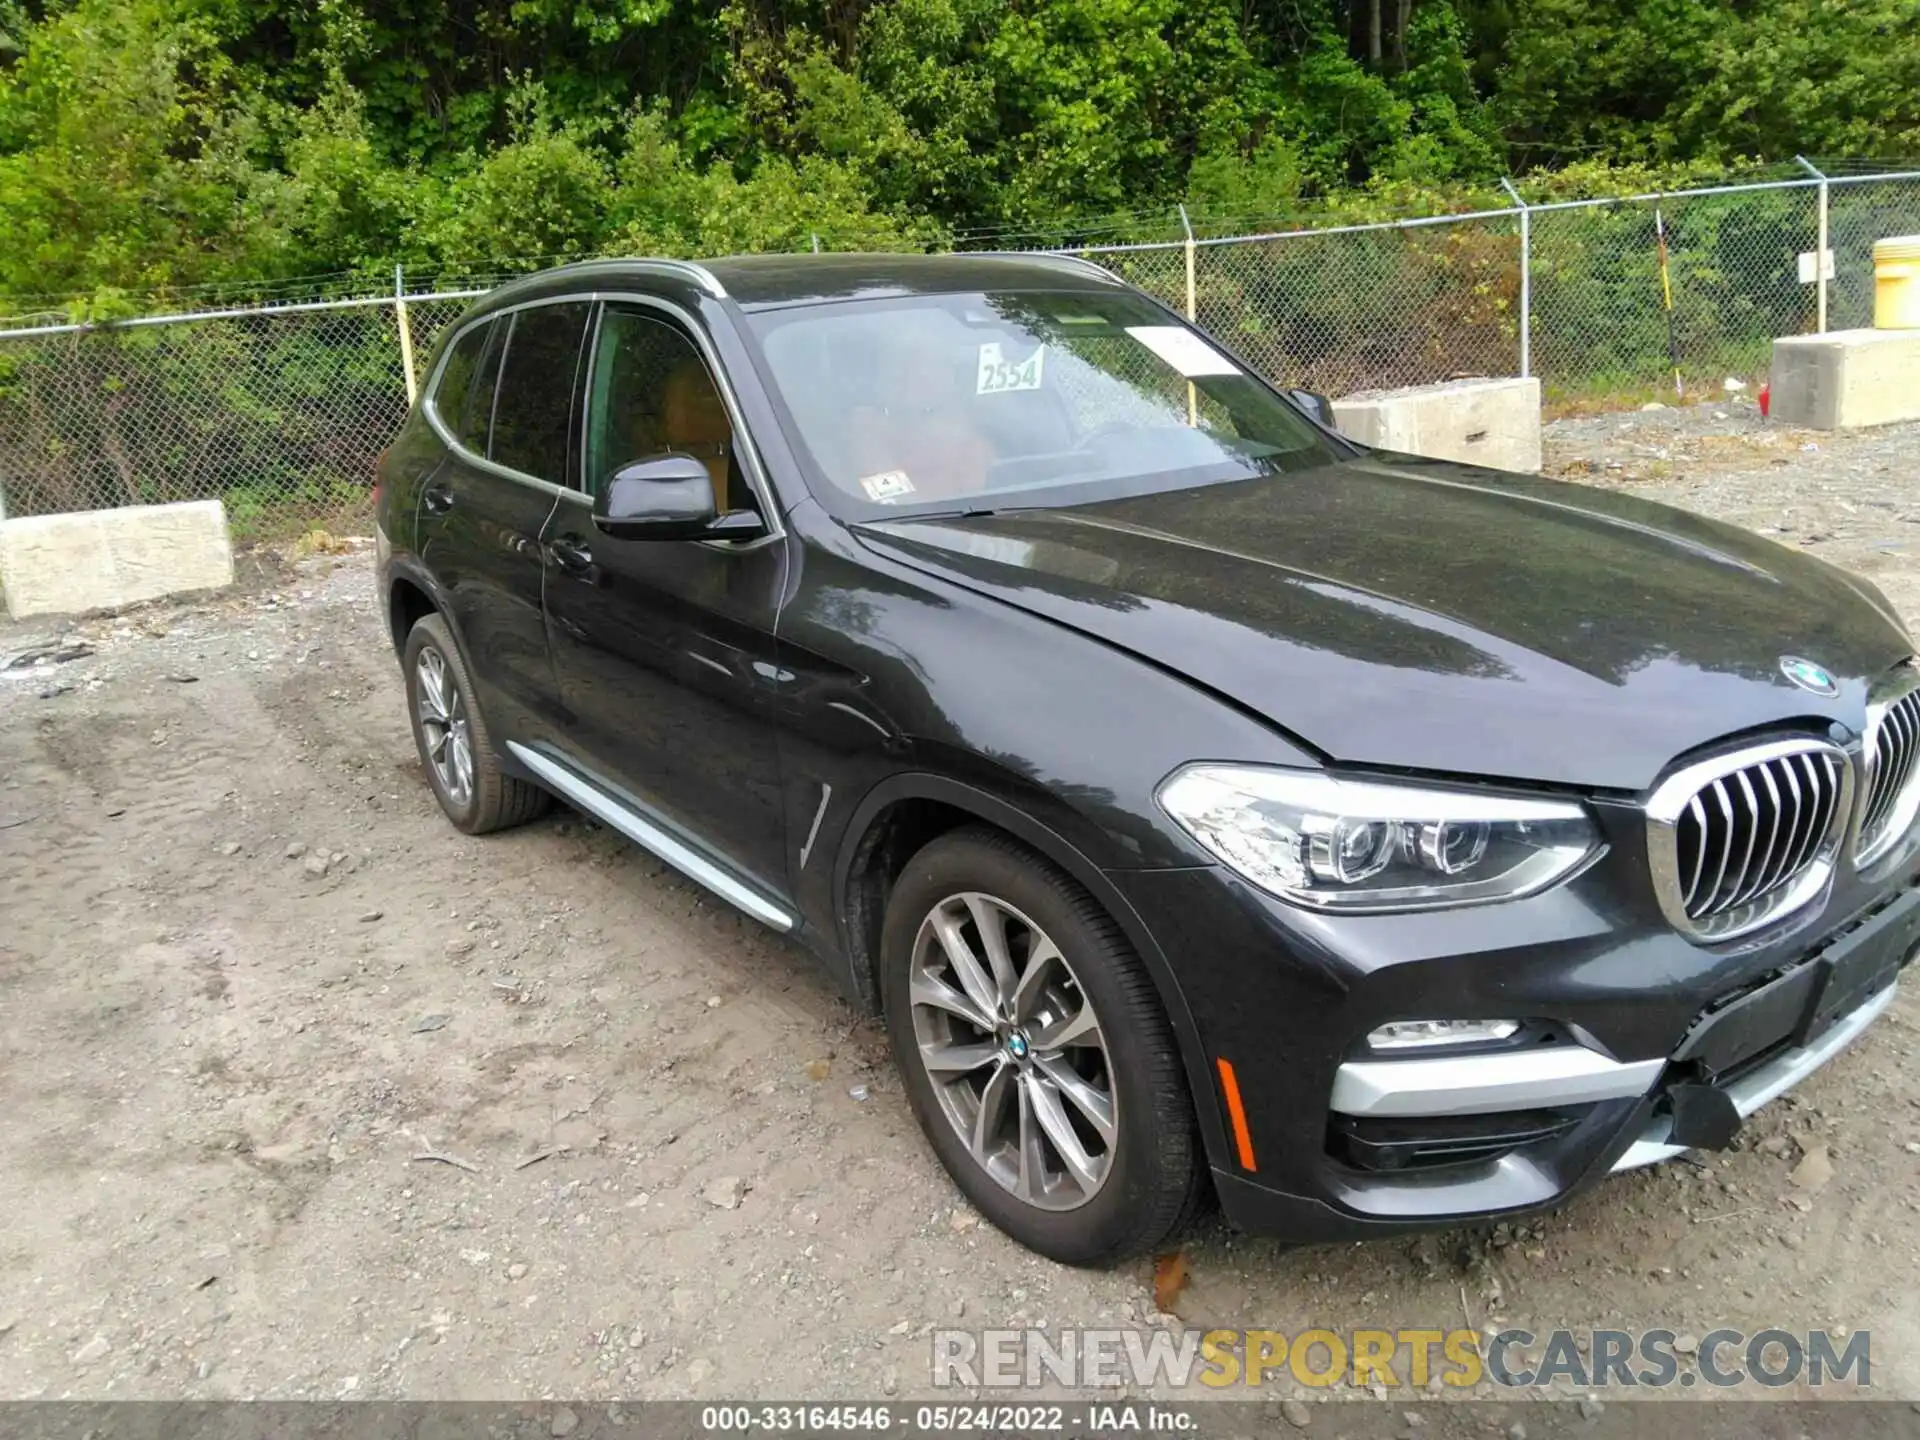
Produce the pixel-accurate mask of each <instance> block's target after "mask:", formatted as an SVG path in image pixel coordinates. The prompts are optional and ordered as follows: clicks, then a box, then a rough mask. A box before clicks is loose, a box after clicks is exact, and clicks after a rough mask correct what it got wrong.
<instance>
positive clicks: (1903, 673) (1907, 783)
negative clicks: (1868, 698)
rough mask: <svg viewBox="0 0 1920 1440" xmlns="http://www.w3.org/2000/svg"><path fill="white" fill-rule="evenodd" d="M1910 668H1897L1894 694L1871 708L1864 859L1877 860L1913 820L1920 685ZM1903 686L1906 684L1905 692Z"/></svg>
mask: <svg viewBox="0 0 1920 1440" xmlns="http://www.w3.org/2000/svg"><path fill="white" fill-rule="evenodd" d="M1916 678H1917V677H1916V676H1915V674H1914V672H1913V670H1912V669H1911V668H1910V667H1909V668H1905V669H1902V670H1900V671H1896V672H1895V674H1894V676H1893V678H1892V681H1891V684H1892V686H1894V687H1895V688H1894V689H1893V690H1892V692H1891V694H1892V698H1890V699H1882V700H1879V701H1877V702H1875V703H1873V704H1870V705H1869V707H1868V712H1867V713H1868V721H1867V727H1868V729H1867V761H1866V789H1867V799H1866V803H1865V805H1863V806H1862V807H1861V814H1860V845H1859V852H1858V855H1859V860H1860V863H1862V864H1866V863H1868V862H1870V861H1872V860H1874V859H1877V858H1878V857H1879V856H1880V855H1881V854H1883V853H1885V851H1886V850H1887V849H1888V848H1889V847H1890V846H1891V845H1892V844H1893V843H1894V842H1895V841H1896V840H1898V839H1899V838H1900V834H1901V833H1902V832H1904V831H1905V829H1906V828H1907V827H1908V826H1909V825H1911V824H1912V822H1913V818H1914V804H1913V802H1914V799H1915V796H1914V793H1913V789H1914V786H1915V784H1916V783H1920V773H1916V772H1917V771H1920V764H1917V763H1916V762H1920V689H1915V688H1913V687H1914V685H1915V683H1916ZM1899 687H1906V688H1905V689H1904V690H1902V689H1901V688H1899Z"/></svg>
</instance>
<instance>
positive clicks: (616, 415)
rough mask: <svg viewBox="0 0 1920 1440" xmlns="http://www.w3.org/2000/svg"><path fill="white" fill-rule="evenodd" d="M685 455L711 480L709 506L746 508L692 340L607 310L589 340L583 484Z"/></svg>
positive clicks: (718, 408)
mask: <svg viewBox="0 0 1920 1440" xmlns="http://www.w3.org/2000/svg"><path fill="white" fill-rule="evenodd" d="M666 454H679V455H692V456H694V457H695V458H697V459H698V460H699V461H700V462H701V463H702V464H704V465H705V466H706V467H707V473H708V474H709V475H710V476H712V478H713V499H714V507H715V509H716V511H718V512H719V513H721V514H725V513H726V512H727V511H728V510H732V509H736V508H743V509H744V508H748V507H751V505H752V503H753V501H752V497H751V493H750V492H749V490H748V489H747V486H746V484H745V483H744V482H743V481H742V480H740V479H739V478H738V473H737V463H736V461H735V458H734V440H733V426H732V423H731V422H730V421H729V420H728V418H727V408H726V406H725V404H724V403H722V401H721V399H720V391H719V388H718V387H717V386H716V385H715V384H714V382H713V376H712V375H711V374H709V373H708V370H707V366H706V362H705V361H704V360H702V359H701V358H700V352H699V351H698V350H697V349H696V348H694V344H693V342H692V341H691V340H689V339H688V338H687V337H686V336H685V335H684V334H682V333H681V332H680V331H679V330H677V329H676V328H674V327H673V326H672V325H669V324H667V323H666V322H665V321H661V320H655V319H653V318H652V317H651V316H647V315H640V314H636V313H634V312H633V311H630V310H612V309H609V310H608V311H607V312H606V313H605V314H604V315H603V316H602V318H601V321H600V333H599V336H598V338H597V340H596V341H595V344H594V355H593V382H592V386H591V389H590V391H589V400H588V409H587V443H586V466H587V474H586V479H587V484H588V486H589V487H590V489H591V490H592V491H593V493H595V494H598V493H599V491H600V489H601V487H602V486H604V485H605V484H606V482H607V479H608V477H609V476H611V475H612V474H613V473H614V471H616V470H618V469H620V468H621V467H622V466H623V465H629V464H632V463H633V462H634V461H636V460H651V459H656V458H658V457H659V456H662V455H666Z"/></svg>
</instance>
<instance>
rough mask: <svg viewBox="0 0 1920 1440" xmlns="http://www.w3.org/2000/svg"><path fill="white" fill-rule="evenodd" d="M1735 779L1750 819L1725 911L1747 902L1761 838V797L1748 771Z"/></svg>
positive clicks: (1724, 906)
mask: <svg viewBox="0 0 1920 1440" xmlns="http://www.w3.org/2000/svg"><path fill="white" fill-rule="evenodd" d="M1733 778H1734V780H1735V782H1736V783H1738V785H1739V786H1740V799H1741V803H1742V806H1743V808H1744V811H1745V813H1746V815H1747V816H1748V817H1749V818H1748V823H1747V844H1746V848H1745V849H1744V850H1743V851H1742V852H1741V854H1740V870H1739V873H1738V874H1736V875H1735V876H1734V879H1733V883H1732V884H1731V885H1729V886H1728V887H1727V898H1726V901H1725V902H1724V904H1723V905H1722V906H1721V908H1722V909H1723V910H1731V909H1733V908H1734V906H1736V905H1738V904H1740V903H1741V902H1742V901H1743V900H1745V898H1746V895H1747V891H1748V885H1747V876H1748V875H1749V874H1750V873H1751V872H1752V870H1753V847H1754V842H1756V841H1757V840H1758V839H1759V838H1760V816H1761V811H1760V797H1759V796H1758V795H1757V794H1756V793H1755V791H1754V788H1753V782H1752V781H1751V780H1749V779H1748V778H1747V772H1746V771H1744V770H1740V771H1736V772H1735V773H1734V777H1733Z"/></svg>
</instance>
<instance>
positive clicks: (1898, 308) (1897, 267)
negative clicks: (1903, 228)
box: [1873, 235, 1920, 330]
mask: <svg viewBox="0 0 1920 1440" xmlns="http://www.w3.org/2000/svg"><path fill="white" fill-rule="evenodd" d="M1873 324H1874V328H1875V329H1877V330H1920V235H1889V236H1888V237H1887V238H1886V239H1884V240H1876V241H1874V242H1873Z"/></svg>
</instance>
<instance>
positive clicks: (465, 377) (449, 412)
mask: <svg viewBox="0 0 1920 1440" xmlns="http://www.w3.org/2000/svg"><path fill="white" fill-rule="evenodd" d="M492 332H493V326H492V325H491V324H486V325H476V326H474V327H473V329H471V330H469V331H467V332H466V333H465V334H464V335H462V336H460V338H459V339H457V340H455V341H454V342H453V347H452V348H451V349H449V350H448V351H447V358H446V361H445V363H444V364H442V365H441V367H440V374H439V376H438V378H437V379H435V381H434V382H433V393H432V394H431V395H430V396H428V398H427V403H428V404H429V405H431V406H432V407H433V413H434V414H435V415H437V416H439V417H440V423H441V424H442V425H445V426H446V427H447V429H449V430H451V431H452V432H453V433H454V434H455V435H457V436H460V437H461V440H462V441H463V442H464V441H465V439H466V435H465V426H466V420H467V405H468V401H469V399H470V397H471V395H472V393H473V377H474V374H475V372H476V371H478V370H479V368H480V358H481V355H482V354H483V353H484V352H485V350H486V347H487V337H488V336H489V335H491V334H492ZM485 433H486V430H485V421H484V419H483V420H482V422H481V434H482V435H483V436H484V434H485Z"/></svg>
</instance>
